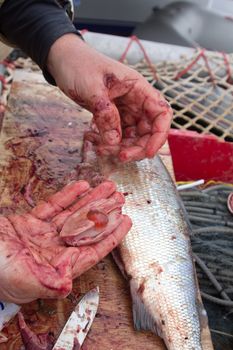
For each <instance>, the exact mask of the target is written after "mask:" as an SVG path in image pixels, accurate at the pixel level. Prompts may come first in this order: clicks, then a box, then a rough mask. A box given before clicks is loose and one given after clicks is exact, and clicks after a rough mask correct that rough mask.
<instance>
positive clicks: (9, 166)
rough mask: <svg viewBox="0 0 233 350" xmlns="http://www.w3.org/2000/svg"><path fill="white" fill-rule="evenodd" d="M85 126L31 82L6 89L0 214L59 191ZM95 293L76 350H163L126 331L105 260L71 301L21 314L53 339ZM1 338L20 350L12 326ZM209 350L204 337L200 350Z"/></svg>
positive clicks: (77, 286)
mask: <svg viewBox="0 0 233 350" xmlns="http://www.w3.org/2000/svg"><path fill="white" fill-rule="evenodd" d="M29 80H30V79H29ZM89 120H90V115H89V114H88V113H87V112H86V111H84V110H82V109H80V108H79V107H78V106H76V105H74V104H73V103H72V102H71V101H70V100H68V99H66V98H65V97H64V96H63V95H62V94H61V93H60V92H59V91H58V90H57V89H56V88H54V87H50V86H48V85H47V84H44V83H38V82H37V83H35V82H21V83H19V82H15V83H13V86H12V91H11V96H10V100H9V104H8V109H7V112H6V114H5V117H4V121H3V127H2V131H1V135H0V208H1V209H0V212H1V213H2V214H5V213H9V212H22V211H24V210H27V209H29V205H28V204H27V202H26V201H25V199H24V190H25V186H27V185H28V183H31V187H32V191H33V199H34V201H35V202H37V201H38V200H39V199H42V198H46V197H47V196H48V195H49V194H50V193H53V192H55V191H56V190H58V189H59V188H60V187H62V186H63V185H64V184H65V183H66V181H67V178H69V175H70V173H71V172H72V171H74V170H75V167H76V166H77V164H78V163H79V162H80V149H81V140H82V135H83V132H84V130H85V129H86V128H87V127H88V122H89ZM163 154H164V158H165V159H166V163H167V164H169V165H168V166H169V167H170V169H172V165H171V159H170V156H169V149H168V147H166V148H164V149H163ZM22 278H26V276H25V277H22ZM96 285H99V287H100V306H99V309H98V314H97V316H96V318H95V321H94V323H93V326H92V328H91V331H90V333H89V334H88V336H87V339H86V341H85V343H84V346H83V350H86V349H88V350H99V349H103V350H119V349H121V350H139V349H140V350H141V349H142V348H143V349H147V350H150V349H151V350H152V349H153V350H164V349H165V346H164V345H163V342H162V341H161V340H160V339H159V338H158V337H156V336H155V335H153V334H152V333H150V332H136V331H135V330H134V329H133V324H132V308H131V300H130V292H129V286H128V284H127V282H126V281H125V280H124V279H123V277H122V276H121V274H120V272H119V271H118V269H117V267H116V266H115V264H114V262H113V260H112V258H111V256H108V257H107V258H105V259H104V260H103V261H102V262H100V263H99V264H98V265H97V266H95V267H94V268H92V269H91V270H89V271H88V272H87V273H85V274H83V275H82V276H81V277H80V278H78V279H77V280H76V281H75V282H74V289H73V293H72V295H71V297H68V298H66V299H65V300H62V301H61V300H60V301H57V300H50V301H49V300H42V301H36V302H32V303H30V304H27V305H24V306H23V308H22V311H23V313H24V315H25V318H26V321H27V323H28V325H30V327H31V328H32V329H33V330H35V331H36V332H37V333H41V332H46V331H52V332H54V334H55V336H57V335H58V334H59V332H60V330H61V329H62V327H63V326H64V323H65V321H66V320H67V318H68V316H69V314H70V312H71V310H72V308H73V307H74V305H75V303H76V302H77V300H76V298H78V297H79V296H80V295H82V294H83V293H85V292H87V291H88V290H89V289H90V288H92V287H93V286H96ZM5 334H6V335H8V336H9V341H8V343H5V344H0V349H1V350H6V349H8V350H10V349H15V350H16V349H20V347H21V345H22V343H21V338H20V334H19V330H18V327H17V322H16V320H14V321H13V322H11V324H10V325H9V326H8V327H7V328H6V330H5ZM211 349H212V345H211V340H210V336H209V331H208V329H206V330H205V332H204V335H203V350H211ZM180 350H182V349H180Z"/></svg>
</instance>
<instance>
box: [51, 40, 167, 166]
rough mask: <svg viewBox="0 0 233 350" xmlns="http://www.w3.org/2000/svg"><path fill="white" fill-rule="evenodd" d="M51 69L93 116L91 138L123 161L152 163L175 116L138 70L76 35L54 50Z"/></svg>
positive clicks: (101, 149) (65, 89) (59, 42)
mask: <svg viewBox="0 0 233 350" xmlns="http://www.w3.org/2000/svg"><path fill="white" fill-rule="evenodd" d="M47 66H48V69H49V71H50V73H51V74H52V75H53V77H54V78H55V80H56V83H57V85H58V86H59V87H60V88H61V90H62V91H63V92H64V93H65V94H66V95H67V96H69V97H70V98H72V99H73V100H74V101H75V102H77V103H78V104H80V105H81V106H83V107H85V108H86V109H88V110H89V111H91V112H92V113H93V122H94V123H93V125H94V130H92V132H90V133H88V134H87V136H86V137H87V138H88V139H89V140H90V141H92V142H94V143H95V145H96V147H97V151H98V152H99V154H103V155H109V154H110V155H114V156H116V157H118V158H119V159H120V160H121V161H123V162H126V161H131V160H139V159H143V158H146V157H149V158H152V157H154V155H155V154H156V152H157V151H158V149H159V148H160V147H161V146H162V145H163V143H164V142H165V141H166V138H167V134H168V131H169V128H170V123H171V119H172V110H171V108H170V106H169V104H168V103H167V102H166V100H165V99H164V97H163V96H162V95H161V94H160V92H159V91H158V90H156V89H154V88H153V87H152V86H151V85H150V84H149V83H148V82H147V81H146V79H144V78H143V77H142V75H140V74H139V73H138V72H136V71H135V70H133V69H131V68H129V67H127V66H125V65H123V64H121V63H119V62H117V61H114V60H112V59H110V58H109V57H106V56H104V55H102V54H100V53H99V52H97V51H95V50H94V49H92V48H90V47H89V46H88V45H87V44H85V43H84V42H83V41H82V40H81V39H80V38H78V37H77V36H76V35H74V34H67V35H64V36H63V37H61V38H60V39H58V40H57V41H56V42H55V43H54V44H53V46H52V47H51V49H50V53H49V56H48V64H47Z"/></svg>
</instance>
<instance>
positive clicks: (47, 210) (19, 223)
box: [0, 181, 131, 304]
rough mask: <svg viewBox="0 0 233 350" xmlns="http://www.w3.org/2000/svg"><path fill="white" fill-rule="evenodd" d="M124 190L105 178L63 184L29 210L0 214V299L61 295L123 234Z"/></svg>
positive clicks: (125, 229) (125, 224)
mask: <svg viewBox="0 0 233 350" xmlns="http://www.w3.org/2000/svg"><path fill="white" fill-rule="evenodd" d="M123 203H124V199H123V195H121V194H120V193H118V192H116V187H115V184H114V183H113V182H111V181H105V182H103V183H101V184H100V185H99V186H97V187H96V188H94V189H91V188H90V186H89V184H88V183H87V182H86V181H77V182H73V183H71V184H69V185H67V186H65V187H64V188H63V189H62V190H61V191H60V192H58V193H56V194H54V195H53V196H51V197H50V198H49V199H48V200H47V201H45V202H41V203H39V204H38V205H37V206H36V207H35V208H34V209H33V210H32V211H31V212H30V213H27V214H22V215H11V216H9V217H3V216H1V217H0V266H1V270H0V300H3V301H10V302H15V303H19V304H20V303H26V302H29V301H32V300H34V299H37V298H63V297H65V296H67V295H68V294H69V293H70V291H71V289H72V279H74V278H75V277H77V276H79V275H81V274H82V273H83V272H85V271H86V270H88V269H89V268H90V267H91V266H93V265H95V264H96V263H98V261H100V260H101V259H102V258H103V257H104V256H106V255H107V254H108V253H109V252H110V251H111V250H112V249H114V247H116V246H117V245H118V244H119V243H120V241H121V240H122V239H123V238H124V236H125V235H126V233H127V232H128V231H129V229H130V227H131V221H130V219H129V218H128V217H127V216H125V215H122V214H121V208H122V205H123Z"/></svg>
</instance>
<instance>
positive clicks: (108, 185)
mask: <svg viewBox="0 0 233 350" xmlns="http://www.w3.org/2000/svg"><path fill="white" fill-rule="evenodd" d="M115 191H116V185H115V183H114V182H112V181H104V182H102V183H101V184H100V185H98V186H97V187H95V188H94V189H92V190H91V191H89V192H88V193H86V195H85V196H84V197H82V198H80V199H79V200H78V201H77V202H76V203H74V204H73V205H72V206H71V207H70V208H69V209H67V210H65V211H63V212H62V213H60V214H59V215H57V216H55V217H54V219H53V221H52V222H53V223H54V224H55V225H56V227H57V228H58V230H59V231H60V229H61V228H62V226H63V224H64V222H65V221H66V219H67V218H68V217H69V216H70V215H71V214H73V213H75V212H76V211H77V210H79V209H80V208H82V207H84V206H85V205H87V204H88V203H91V202H93V201H96V200H99V199H103V198H108V197H110V196H111V195H112V194H113V193H114V192H115Z"/></svg>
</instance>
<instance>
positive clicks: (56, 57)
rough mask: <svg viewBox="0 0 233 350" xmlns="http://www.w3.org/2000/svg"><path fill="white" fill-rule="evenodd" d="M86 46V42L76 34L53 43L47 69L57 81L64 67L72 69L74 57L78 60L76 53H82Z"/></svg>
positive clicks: (70, 34) (62, 37)
mask: <svg viewBox="0 0 233 350" xmlns="http://www.w3.org/2000/svg"><path fill="white" fill-rule="evenodd" d="M85 46H86V44H85V43H84V41H83V40H82V39H81V38H80V37H79V36H78V35H76V34H74V33H68V34H65V35H63V36H61V37H60V38H58V39H57V40H56V41H55V42H54V43H53V45H52V46H51V48H50V50H49V53H48V58H47V64H46V67H47V70H48V72H49V73H50V74H51V75H52V76H53V77H54V79H55V80H56V76H57V74H58V72H59V71H60V69H61V67H62V66H63V65H64V67H67V66H68V67H70V64H71V62H72V61H73V59H72V57H75V60H77V56H76V55H75V52H76V51H78V52H79V53H80V52H81V51H82V50H83V48H84V47H85Z"/></svg>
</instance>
